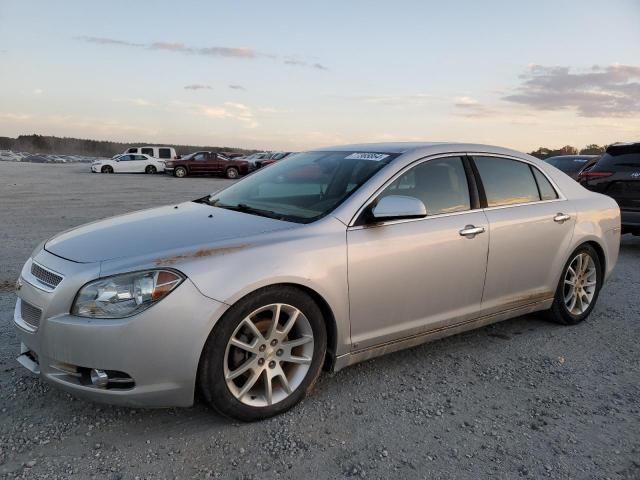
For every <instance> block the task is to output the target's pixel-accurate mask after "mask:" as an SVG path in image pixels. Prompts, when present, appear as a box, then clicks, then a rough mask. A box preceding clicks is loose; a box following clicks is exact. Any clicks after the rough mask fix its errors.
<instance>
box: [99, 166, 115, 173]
mask: <svg viewBox="0 0 640 480" xmlns="http://www.w3.org/2000/svg"><path fill="white" fill-rule="evenodd" d="M100 171H101V172H102V173H113V167H112V166H111V165H105V166H104V167H102V168H101V169H100Z"/></svg>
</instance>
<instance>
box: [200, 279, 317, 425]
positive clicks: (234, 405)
mask: <svg viewBox="0 0 640 480" xmlns="http://www.w3.org/2000/svg"><path fill="white" fill-rule="evenodd" d="M278 305H280V307H279V308H278ZM295 310H298V311H299V313H298V314H297V315H295ZM275 312H278V313H279V317H278V319H279V323H278V326H277V328H276V331H275V333H273V334H272V333H271V332H272V325H273V323H272V322H273V318H274V317H275V316H276V315H275ZM293 317H295V319H294V320H293V322H292V325H293V326H291V327H289V328H290V331H289V332H288V333H284V331H285V330H286V329H287V325H288V321H289V320H291V319H292V318H293ZM249 322H250V323H249ZM254 322H255V323H254ZM250 324H251V325H253V326H254V327H255V328H249V325H250ZM256 331H259V332H260V337H258V336H257V335H255V334H254V333H253V332H256ZM310 336H311V339H312V340H309V337H310ZM232 338H233V339H234V342H238V341H240V342H243V343H240V344H241V345H244V347H251V348H252V352H251V353H250V352H249V351H248V350H245V349H244V348H238V347H237V346H235V343H234V344H233V345H232V344H231V343H230V342H231V340H232ZM276 338H279V342H280V343H274V342H278V340H277V339H276ZM270 339H271V340H270ZM295 343H297V344H298V346H289V344H295ZM249 344H251V345H249ZM280 347H282V348H280ZM326 348H327V332H326V326H325V323H324V319H323V316H322V312H321V311H320V308H319V307H318V305H317V304H316V303H315V302H314V301H313V299H312V298H311V297H309V296H308V295H307V294H305V293H304V292H302V291H301V290H298V289H297V288H294V287H267V288H263V289H260V290H258V291H256V292H254V293H252V294H251V295H249V296H247V297H244V298H243V299H241V300H240V301H239V302H238V303H236V304H235V305H233V306H232V307H231V308H230V309H229V310H228V311H227V312H226V313H225V315H224V316H223V317H222V319H220V321H219V322H218V323H217V324H216V326H215V327H214V329H213V331H212V332H211V334H210V335H209V338H208V339H207V342H206V344H205V347H204V350H203V352H202V356H201V358H200V366H199V369H198V386H199V388H200V391H201V393H202V396H203V397H204V399H205V400H206V402H207V403H208V404H209V405H211V406H212V407H213V408H214V409H215V410H217V411H218V412H219V413H221V414H223V415H226V416H228V417H232V418H235V419H237V420H241V421H244V422H252V421H256V420H263V419H266V418H269V417H272V416H274V415H278V414H280V413H283V412H285V411H287V410H289V409H290V408H292V407H293V406H295V405H296V404H297V403H298V402H300V401H301V400H302V399H303V398H305V397H306V396H307V395H308V394H309V393H310V392H311V390H312V389H313V386H314V385H315V383H316V380H317V379H318V376H319V374H320V371H321V370H322V365H323V362H324V357H325V353H326ZM283 352H284V353H283ZM287 359H290V360H291V361H290V360H287ZM260 362H262V363H260ZM303 362H304V363H303ZM247 365H249V367H246V366H247ZM245 367H246V368H245ZM237 372H243V373H241V374H238V375H237V377H235V378H229V377H233V374H234V373H237ZM283 376H284V377H285V379H286V384H285V382H284V379H283V378H282V377H283ZM269 379H273V381H271V380H269ZM252 380H253V383H251V381H252ZM248 384H249V386H248V387H247V385H248ZM251 385H253V386H251ZM267 385H270V388H267ZM285 385H286V386H288V387H289V391H287V388H286V387H285ZM243 391H244V393H243ZM267 392H269V393H267ZM269 398H271V402H269V401H268V399H269Z"/></svg>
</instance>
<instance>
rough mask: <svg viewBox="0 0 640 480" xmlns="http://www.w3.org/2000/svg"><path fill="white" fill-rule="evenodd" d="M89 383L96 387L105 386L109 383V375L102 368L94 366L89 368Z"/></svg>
mask: <svg viewBox="0 0 640 480" xmlns="http://www.w3.org/2000/svg"><path fill="white" fill-rule="evenodd" d="M90 376H91V383H92V384H93V385H94V386H95V387H98V388H106V387H107V385H108V384H109V375H107V372H105V371H104V370H98V369H97V368H94V369H92V370H91V374H90Z"/></svg>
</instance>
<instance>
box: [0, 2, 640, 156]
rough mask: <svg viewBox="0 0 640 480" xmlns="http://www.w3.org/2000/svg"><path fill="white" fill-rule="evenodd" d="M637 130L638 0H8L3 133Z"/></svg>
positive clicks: (557, 133)
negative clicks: (523, 0)
mask: <svg viewBox="0 0 640 480" xmlns="http://www.w3.org/2000/svg"><path fill="white" fill-rule="evenodd" d="M30 133H38V134H43V135H58V136H69V137H80V138H94V139H102V140H118V141H124V142H132V143H133V142H141V141H144V142H148V143H153V144H162V143H175V144H197V145H216V146H228V147H245V148H256V149H269V150H273V149H278V150H304V149H307V148H314V147H321V146H328V145H334V144H344V143H357V142H382V141H416V140H424V141H457V142H478V143H489V144H495V145H501V146H506V147H511V148H516V149H519V150H524V151H531V150H533V149H536V148H538V147H540V146H545V147H553V148H557V147H561V146H564V145H567V144H569V145H574V146H577V147H582V146H585V145H588V144H591V143H596V144H600V145H602V144H608V143H612V142H615V141H631V140H640V0H609V1H595V0H578V1H569V0H555V1H545V0H537V1H528V2H516V1H513V0H509V1H498V0H485V1H482V2H480V1H471V0H469V1H456V0H448V1H426V0H422V1H419V0H416V1H409V0H395V1H393V2H389V1H378V0H368V1H359V0H338V1H333V0H324V1H322V2H304V1H300V0H296V1H278V0H271V1H268V2H266V1H264V0H255V1H254V0H236V1H210V0H206V1H205V0H202V1H185V0H182V1H180V2H177V1H163V0H154V1H145V0H127V1H120V0H111V1H102V2H88V1H86V0H82V1H76V0H66V1H60V2H53V1H50V0H42V1H35V0H34V1H32V0H0V136H17V135H20V134H30Z"/></svg>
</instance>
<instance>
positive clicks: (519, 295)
mask: <svg viewBox="0 0 640 480" xmlns="http://www.w3.org/2000/svg"><path fill="white" fill-rule="evenodd" d="M473 162H474V165H475V168H476V172H477V173H478V174H479V178H480V180H481V184H480V189H481V196H482V197H484V198H483V203H484V205H485V209H484V213H485V215H486V216H487V220H488V221H489V256H488V262H487V277H486V280H485V287H484V293H483V296H482V312H483V314H485V315H486V314H491V313H496V312H498V311H504V310H509V309H514V308H518V307H522V306H526V305H530V304H534V303H537V302H539V301H542V300H547V299H549V298H552V297H553V295H554V292H555V289H556V286H557V282H558V277H557V275H558V272H559V270H560V268H561V266H562V265H564V263H565V261H566V258H567V256H568V255H569V253H570V252H568V249H569V247H570V243H571V238H572V237H573V229H574V225H575V212H574V210H573V208H572V207H571V205H570V202H568V201H567V200H566V199H564V198H563V197H562V195H561V194H560V193H559V192H558V191H557V189H556V188H555V187H554V186H553V185H552V182H551V181H550V180H549V178H548V177H547V176H546V175H544V174H543V173H542V171H541V170H540V169H538V168H537V167H536V166H535V165H533V164H530V163H528V162H524V161H522V160H517V159H514V158H505V157H500V156H493V155H478V156H474V157H473Z"/></svg>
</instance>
